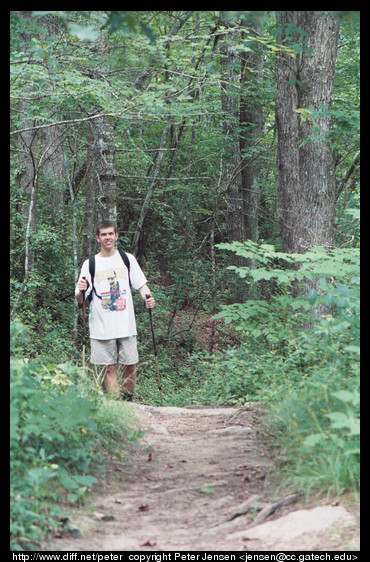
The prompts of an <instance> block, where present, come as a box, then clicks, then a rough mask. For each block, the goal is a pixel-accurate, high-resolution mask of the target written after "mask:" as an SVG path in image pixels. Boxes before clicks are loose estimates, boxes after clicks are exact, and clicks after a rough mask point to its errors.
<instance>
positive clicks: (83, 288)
mask: <svg viewBox="0 0 370 562" xmlns="http://www.w3.org/2000/svg"><path fill="white" fill-rule="evenodd" d="M88 286H89V283H88V281H87V279H86V278H84V277H82V278H81V279H80V280H79V281H78V283H77V287H78V290H79V291H80V292H81V293H84V292H85V291H87V288H88Z"/></svg>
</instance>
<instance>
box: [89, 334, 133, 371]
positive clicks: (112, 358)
mask: <svg viewBox="0 0 370 562" xmlns="http://www.w3.org/2000/svg"><path fill="white" fill-rule="evenodd" d="M138 361H139V354H138V351H137V341H136V336H130V337H129V338H119V339H114V340H94V339H91V363H93V364H94V365H116V364H117V363H120V364H121V365H134V364H135V363H137V362H138Z"/></svg>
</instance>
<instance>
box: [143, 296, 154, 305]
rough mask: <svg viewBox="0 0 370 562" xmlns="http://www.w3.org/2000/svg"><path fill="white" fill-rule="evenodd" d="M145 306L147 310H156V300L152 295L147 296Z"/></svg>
mask: <svg viewBox="0 0 370 562" xmlns="http://www.w3.org/2000/svg"><path fill="white" fill-rule="evenodd" d="M145 304H146V307H147V308H154V307H155V300H154V298H153V297H152V296H151V295H149V294H148V295H145Z"/></svg>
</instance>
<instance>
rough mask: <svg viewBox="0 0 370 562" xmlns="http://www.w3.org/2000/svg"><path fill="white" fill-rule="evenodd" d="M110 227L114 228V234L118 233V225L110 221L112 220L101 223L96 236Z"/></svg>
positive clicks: (98, 225)
mask: <svg viewBox="0 0 370 562" xmlns="http://www.w3.org/2000/svg"><path fill="white" fill-rule="evenodd" d="M110 227H113V229H114V232H117V225H116V223H115V222H114V221H110V220H104V221H100V222H99V223H98V224H97V225H96V235H97V236H99V234H100V229H101V228H110Z"/></svg>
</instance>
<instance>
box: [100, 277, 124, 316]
mask: <svg viewBox="0 0 370 562" xmlns="http://www.w3.org/2000/svg"><path fill="white" fill-rule="evenodd" d="M118 278H121V279H126V272H125V270H124V269H123V268H122V269H117V270H114V269H109V270H106V271H100V272H99V274H98V275H97V281H98V282H99V284H100V283H102V285H100V286H101V287H104V289H103V290H102V292H101V293H100V296H101V297H102V300H101V306H102V308H103V310H110V311H112V312H115V311H117V312H120V311H122V310H126V289H121V287H120V282H119V280H118ZM106 281H107V282H108V283H106Z"/></svg>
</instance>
